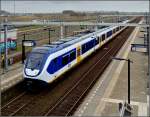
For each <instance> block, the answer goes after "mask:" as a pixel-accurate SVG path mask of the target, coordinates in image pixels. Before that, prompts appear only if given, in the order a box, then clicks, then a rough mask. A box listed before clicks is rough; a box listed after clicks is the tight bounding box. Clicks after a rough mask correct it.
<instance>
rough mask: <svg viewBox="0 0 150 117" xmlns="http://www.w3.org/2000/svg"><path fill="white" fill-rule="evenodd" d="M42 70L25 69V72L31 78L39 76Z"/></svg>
mask: <svg viewBox="0 0 150 117" xmlns="http://www.w3.org/2000/svg"><path fill="white" fill-rule="evenodd" d="M39 71H40V70H37V69H34V70H31V69H27V68H26V69H25V72H26V74H27V75H30V76H36V75H38V73H39Z"/></svg>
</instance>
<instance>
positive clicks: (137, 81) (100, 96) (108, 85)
mask: <svg viewBox="0 0 150 117" xmlns="http://www.w3.org/2000/svg"><path fill="white" fill-rule="evenodd" d="M140 30H143V29H140ZM139 37H143V32H139V28H136V30H135V31H134V32H133V34H132V35H131V36H130V37H129V39H128V41H127V42H126V44H125V45H124V46H123V47H122V49H121V51H120V52H119V53H118V55H117V57H121V58H130V59H131V60H132V61H133V62H134V63H133V64H132V65H131V105H132V107H133V111H132V115H133V116H146V115H147V113H148V111H147V107H148V103H147V98H148V96H147V78H148V76H147V67H148V66H147V65H148V64H147V61H148V60H147V55H146V54H145V53H144V51H145V50H144V49H137V51H136V52H130V44H131V43H141V44H143V43H144V40H143V39H142V38H139ZM127 78H128V76H127V62H125V61H122V62H120V61H116V60H113V61H112V63H111V64H110V65H109V67H108V68H107V69H106V70H105V72H104V74H103V75H102V76H101V78H100V79H99V80H98V82H97V83H96V84H95V86H94V87H93V88H92V90H91V92H90V93H89V94H88V95H87V97H86V98H85V100H84V102H83V103H82V104H81V105H80V107H79V108H78V110H77V111H76V113H75V116H119V114H120V113H119V110H118V108H119V107H118V103H119V102H123V101H125V100H127Z"/></svg>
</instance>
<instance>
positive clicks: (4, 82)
mask: <svg viewBox="0 0 150 117" xmlns="http://www.w3.org/2000/svg"><path fill="white" fill-rule="evenodd" d="M22 68H23V64H22V63H21V62H19V63H16V64H13V65H12V66H8V69H7V71H6V70H4V69H3V68H1V69H0V87H1V92H3V91H5V90H7V89H8V88H10V87H12V86H14V85H15V84H17V83H18V82H20V81H22V80H23V78H22Z"/></svg>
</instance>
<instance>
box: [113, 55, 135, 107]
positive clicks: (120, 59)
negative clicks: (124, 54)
mask: <svg viewBox="0 0 150 117" xmlns="http://www.w3.org/2000/svg"><path fill="white" fill-rule="evenodd" d="M112 59H115V60H119V61H123V60H124V61H127V62H128V104H130V63H133V62H132V61H131V60H130V59H124V58H116V57H112Z"/></svg>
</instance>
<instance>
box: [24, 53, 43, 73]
mask: <svg viewBox="0 0 150 117" xmlns="http://www.w3.org/2000/svg"><path fill="white" fill-rule="evenodd" d="M43 57H44V54H43V53H34V52H33V53H31V54H30V55H29V57H28V59H27V63H26V68H28V69H32V70H34V69H40V67H41V65H42V60H43Z"/></svg>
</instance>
